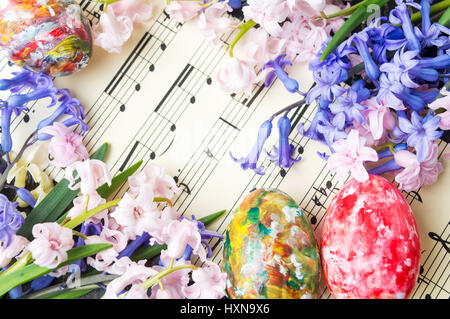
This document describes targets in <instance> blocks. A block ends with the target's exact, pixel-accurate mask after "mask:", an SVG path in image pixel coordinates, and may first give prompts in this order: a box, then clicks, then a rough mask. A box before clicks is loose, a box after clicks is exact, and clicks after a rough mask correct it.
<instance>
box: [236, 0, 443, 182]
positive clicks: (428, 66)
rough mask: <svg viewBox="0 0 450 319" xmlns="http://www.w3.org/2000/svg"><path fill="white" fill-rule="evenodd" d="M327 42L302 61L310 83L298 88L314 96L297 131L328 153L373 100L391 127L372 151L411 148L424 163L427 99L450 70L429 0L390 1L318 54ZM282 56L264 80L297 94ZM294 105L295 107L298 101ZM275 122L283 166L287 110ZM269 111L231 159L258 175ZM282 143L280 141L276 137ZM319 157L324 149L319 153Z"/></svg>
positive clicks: (435, 120) (287, 158)
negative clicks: (245, 149) (310, 114)
mask: <svg viewBox="0 0 450 319" xmlns="http://www.w3.org/2000/svg"><path fill="white" fill-rule="evenodd" d="M408 8H413V9H417V10H420V13H421V16H422V21H421V25H420V26H414V25H413V24H412V22H411V16H410V12H409V10H408ZM330 40H331V38H330V39H328V41H326V42H325V43H323V45H322V48H321V50H320V51H319V52H318V54H317V57H316V58H315V59H314V60H313V61H312V62H311V63H310V65H309V68H310V70H311V71H312V75H313V79H314V82H315V84H314V85H313V87H312V88H311V89H310V90H309V91H308V93H307V94H306V97H305V100H304V102H305V103H306V104H311V103H314V102H316V103H317V105H318V109H317V112H316V113H315V115H314V118H313V120H312V122H311V125H310V126H309V128H307V129H305V127H304V123H300V124H299V126H298V128H297V129H298V132H299V133H300V134H302V135H303V136H306V137H308V138H310V139H313V140H317V141H320V142H322V143H324V144H326V145H327V146H328V147H329V148H330V151H331V152H332V153H333V152H334V150H333V147H332V145H333V143H334V142H336V141H338V140H340V139H345V138H346V137H347V134H348V132H349V131H350V129H352V128H353V127H355V125H367V124H368V123H367V120H368V119H367V114H366V113H365V112H364V111H365V110H367V106H364V103H363V102H364V101H367V100H369V99H375V100H376V101H377V102H378V103H379V104H383V105H386V106H388V107H389V109H390V112H392V115H393V116H395V118H396V124H395V127H394V129H391V130H388V129H386V128H384V132H383V133H384V135H385V136H386V137H387V138H388V140H389V141H390V142H389V143H390V144H391V145H390V146H391V147H389V148H387V149H384V148H382V149H379V150H378V152H379V158H383V157H387V156H393V154H392V152H391V150H394V149H395V150H396V151H398V150H404V149H408V148H410V149H414V150H415V151H416V154H417V158H418V161H419V162H422V161H424V159H425V157H426V156H427V154H428V151H429V143H430V141H435V140H437V139H439V138H441V136H442V134H443V131H442V130H440V129H439V125H440V117H439V116H438V115H437V114H436V113H435V112H434V111H433V110H431V109H429V108H428V107H427V105H428V104H429V103H431V102H433V101H435V100H436V98H437V97H438V96H439V93H440V90H441V89H442V88H443V87H444V86H447V87H448V77H449V70H450V55H449V53H450V29H448V28H447V27H445V26H443V25H441V24H439V23H437V22H434V23H432V21H431V18H430V1H429V0H421V1H420V4H419V3H415V2H413V1H411V0H406V1H403V0H396V7H395V8H394V9H392V10H391V11H390V14H389V17H380V18H377V19H375V20H373V21H372V22H371V23H370V24H369V25H368V26H367V27H365V28H364V29H363V30H361V31H359V32H356V33H354V34H352V35H351V36H350V37H349V38H348V39H347V40H346V41H344V42H342V43H341V44H340V45H339V46H338V47H337V48H336V50H335V51H334V52H332V53H331V54H330V55H329V56H328V57H326V58H325V59H324V60H322V59H321V56H322V53H323V51H324V49H325V47H326V46H327V44H328V43H329V41H330ZM287 64H288V63H287V62H286V61H283V60H282V57H279V58H278V59H276V60H274V61H270V62H268V63H267V65H268V66H270V67H272V68H273V70H274V71H273V72H271V73H270V74H269V77H268V79H267V81H266V85H269V84H270V83H271V82H272V81H273V78H274V77H275V76H277V77H278V78H279V79H280V80H281V81H282V82H283V84H284V85H285V87H286V89H287V90H288V91H289V92H291V93H300V94H302V93H301V92H299V91H298V84H297V85H295V83H294V81H295V80H294V79H291V78H289V77H288V76H287V73H286V72H285V71H284V70H283V67H284V66H285V65H287ZM301 105H302V103H298V104H297V105H295V107H298V106H301ZM288 111H289V109H288V110H286V112H285V115H284V116H283V118H282V119H280V121H279V132H280V147H279V149H278V150H277V152H275V153H276V154H275V155H274V156H272V157H271V159H272V160H276V161H277V162H278V164H279V165H281V166H283V167H290V166H291V165H292V164H293V163H294V162H295V160H292V152H291V151H292V146H286V145H284V144H283V149H282V148H281V144H282V143H281V141H282V140H283V141H284V142H285V141H286V140H287V135H289V134H290V131H291V130H290V122H289V119H288V118H287V117H286V114H287V112H288ZM273 118H274V116H272V117H271V118H270V119H269V120H268V121H266V122H264V123H263V125H262V126H261V128H260V130H259V134H258V139H257V143H256V144H255V146H254V147H253V149H252V151H251V152H250V154H249V155H248V156H247V157H245V158H240V159H237V158H234V157H233V159H234V160H235V161H237V162H239V163H240V164H241V167H242V168H243V169H248V168H250V169H253V170H254V171H255V172H256V173H257V174H263V173H264V171H263V168H262V167H261V166H258V164H257V161H258V158H259V156H260V154H261V153H262V150H263V147H264V143H265V142H266V140H267V138H268V136H269V135H270V132H271V127H272V125H271V122H272V120H273ZM284 142H283V143H284ZM319 155H320V156H321V157H322V158H324V159H327V158H328V156H327V155H326V154H319ZM399 168H401V167H400V166H398V165H396V164H395V162H394V161H390V162H389V163H388V164H386V165H385V166H384V167H379V168H377V169H376V170H373V171H372V172H371V173H377V174H381V173H384V172H386V171H388V170H395V169H399Z"/></svg>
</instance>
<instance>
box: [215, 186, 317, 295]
mask: <svg viewBox="0 0 450 319" xmlns="http://www.w3.org/2000/svg"><path fill="white" fill-rule="evenodd" d="M222 269H223V271H224V272H225V273H227V275H228V277H227V278H228V281H227V293H228V295H229V297H230V298H239V299H240V298H243V299H244V298H245V299H265V298H268V299H299V298H315V297H317V294H318V290H319V281H320V258H319V249H318V247H317V243H316V240H315V238H314V234H313V231H312V229H311V226H310V224H309V221H308V218H307V216H306V215H305V214H303V213H302V211H301V209H300V208H299V207H298V205H297V204H296V203H295V201H294V200H293V199H292V198H291V197H289V196H288V195H286V194H284V193H282V192H280V191H277V190H270V189H259V190H255V191H253V192H251V193H250V194H249V195H248V196H247V197H246V198H245V199H244V201H243V202H242V203H241V204H240V206H239V208H238V209H237V210H236V211H235V212H234V217H233V219H232V221H231V222H230V224H229V225H228V227H227V230H226V233H225V241H224V256H223V262H222Z"/></svg>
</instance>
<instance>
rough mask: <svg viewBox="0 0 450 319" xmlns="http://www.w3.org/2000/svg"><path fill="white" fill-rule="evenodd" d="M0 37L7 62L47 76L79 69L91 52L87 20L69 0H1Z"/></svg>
mask: <svg viewBox="0 0 450 319" xmlns="http://www.w3.org/2000/svg"><path fill="white" fill-rule="evenodd" d="M0 36H1V38H0V49H1V50H2V53H3V54H4V55H5V56H6V57H7V58H9V59H10V61H12V62H13V63H15V64H16V65H18V66H22V67H26V68H27V69H30V70H32V71H35V72H43V73H45V74H48V75H50V76H62V75H68V74H71V73H73V72H76V71H79V70H81V69H82V68H84V67H85V66H86V65H87V64H88V63H89V60H90V57H91V53H92V31H91V27H90V25H89V21H88V20H87V18H86V17H85V16H84V15H83V12H82V11H81V8H80V6H79V5H78V4H77V3H75V2H74V1H73V0H22V1H18V0H4V1H2V2H1V3H0Z"/></svg>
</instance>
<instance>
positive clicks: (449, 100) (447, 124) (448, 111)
mask: <svg viewBox="0 0 450 319" xmlns="http://www.w3.org/2000/svg"><path fill="white" fill-rule="evenodd" d="M441 94H442V95H444V97H441V98H439V99H436V100H434V101H433V102H432V103H430V104H428V107H429V108H430V109H432V110H437V109H444V110H445V111H444V112H443V113H439V116H440V118H441V124H440V126H439V127H440V128H441V129H442V130H445V131H446V130H450V92H449V91H447V90H446V89H445V87H444V88H443V89H442V90H441Z"/></svg>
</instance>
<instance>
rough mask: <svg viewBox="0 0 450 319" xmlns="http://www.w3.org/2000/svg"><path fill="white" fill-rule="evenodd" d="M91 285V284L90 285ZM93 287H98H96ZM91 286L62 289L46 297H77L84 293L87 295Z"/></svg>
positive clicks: (91, 289)
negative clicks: (62, 290)
mask: <svg viewBox="0 0 450 319" xmlns="http://www.w3.org/2000/svg"><path fill="white" fill-rule="evenodd" d="M90 286H91V285H90ZM95 289H98V287H96V288H95ZM93 290H94V289H93V288H84V289H73V290H69V291H64V292H62V293H60V294H58V295H54V296H52V297H48V299H77V298H80V297H82V296H84V295H87V294H88V293H90V292H91V291H93Z"/></svg>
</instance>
